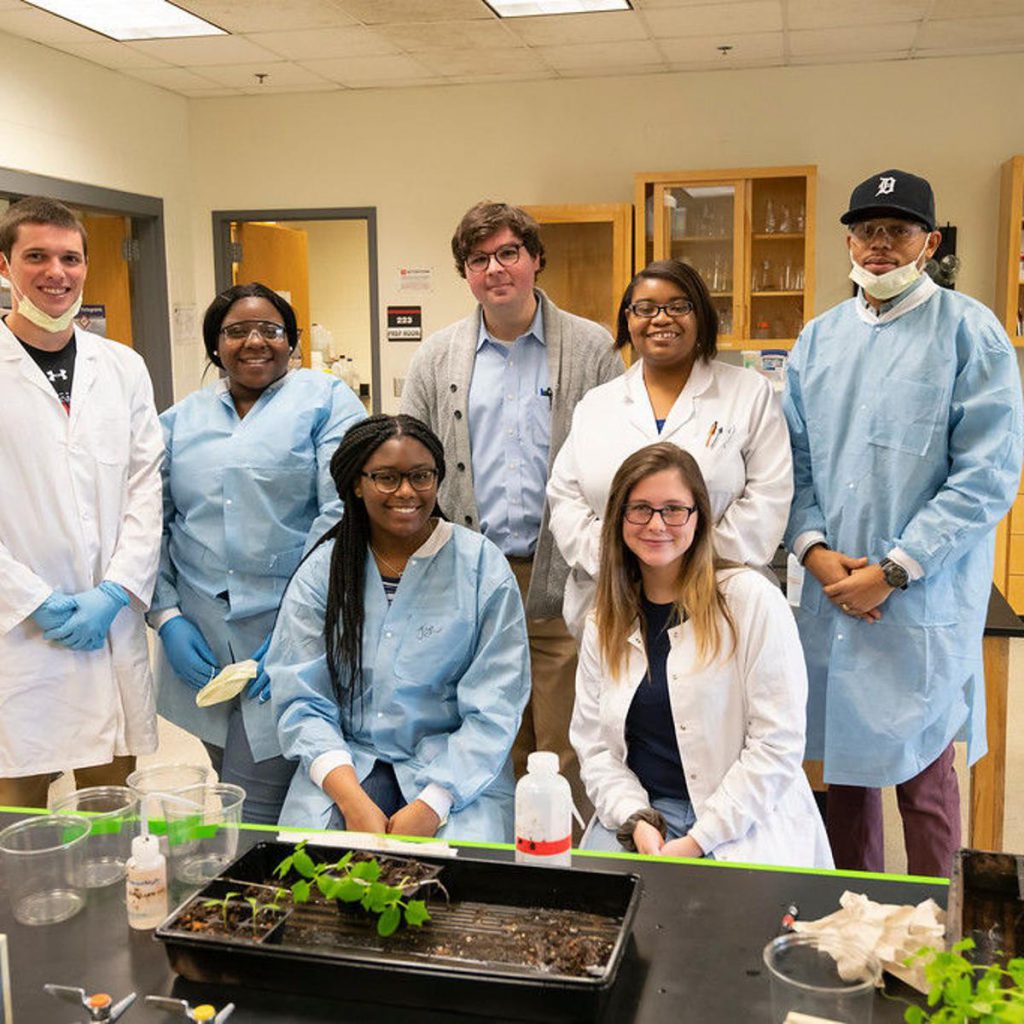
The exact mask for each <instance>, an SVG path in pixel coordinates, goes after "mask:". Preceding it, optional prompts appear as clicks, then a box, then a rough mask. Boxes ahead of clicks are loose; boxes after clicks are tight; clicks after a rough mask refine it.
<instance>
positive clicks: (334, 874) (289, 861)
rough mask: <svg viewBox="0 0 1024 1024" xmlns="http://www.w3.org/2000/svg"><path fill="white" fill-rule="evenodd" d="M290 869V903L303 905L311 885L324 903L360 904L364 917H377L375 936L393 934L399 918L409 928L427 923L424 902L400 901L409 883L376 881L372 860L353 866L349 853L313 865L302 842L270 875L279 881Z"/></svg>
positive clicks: (377, 869)
mask: <svg viewBox="0 0 1024 1024" xmlns="http://www.w3.org/2000/svg"><path fill="white" fill-rule="evenodd" d="M292 869H294V870H295V872H296V873H297V874H298V875H299V876H300V877H299V879H298V881H296V882H294V883H293V884H292V887H291V893H292V900H293V902H295V903H305V902H307V901H308V900H309V897H310V894H311V892H312V890H313V886H314V885H315V886H316V888H317V889H318V890H319V892H320V894H321V895H322V896H323V897H324V899H327V900H340V901H341V902H342V903H359V904H361V905H362V907H363V909H364V910H365V911H367V913H369V914H373V915H375V916H376V917H377V934H378V935H381V936H383V937H387V936H388V935H392V934H394V932H395V931H396V929H397V928H398V926H399V924H401V922H402V918H403V917H404V918H405V923H406V924H407V925H410V926H411V927H413V928H420V927H422V925H423V924H424V923H425V922H426V921H429V920H430V912H429V911H428V910H427V904H426V902H425V901H423V900H407V899H403V897H402V894H403V892H404V890H405V887H406V885H408V883H409V882H410V881H411V879H401V880H400V881H399V883H398V885H386V884H385V883H383V882H381V881H378V879H379V878H380V875H381V866H380V864H379V863H378V862H377V861H376V860H375V859H374V858H373V857H371V858H369V859H368V860H361V861H357V862H356V863H354V864H353V863H352V851H351V850H350V851H349V852H348V853H346V854H345V855H344V856H343V857H341V858H340V859H339V860H337V861H334V862H333V863H331V862H326V861H320V862H319V863H317V862H314V861H313V858H312V857H310V855H309V854H308V853H306V844H305V842H301V843H299V845H298V846H296V847H295V852H294V853H292V854H290V855H289V856H287V857H285V859H284V860H283V861H281V863H280V864H278V865H277V867H276V868H274V874H275V875H276V876H277V877H278V878H282V879H283V878H284V877H285V876H286V875H287V874H288V873H289V872H290V871H291V870H292Z"/></svg>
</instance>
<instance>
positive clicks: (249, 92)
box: [233, 78, 345, 96]
mask: <svg viewBox="0 0 1024 1024" xmlns="http://www.w3.org/2000/svg"><path fill="white" fill-rule="evenodd" d="M344 88H345V87H344V86H343V85H338V83H337V82H328V81H327V80H326V79H323V78H321V79H318V81H317V82H316V83H315V84H307V85H282V84H281V83H280V82H278V84H277V85H269V84H268V85H266V86H253V87H252V88H250V87H248V86H246V88H244V89H236V90H233V91H235V92H241V93H243V94H244V95H246V96H260V95H268V94H270V93H296V92H298V93H302V92H341V91H342V90H343V89H344Z"/></svg>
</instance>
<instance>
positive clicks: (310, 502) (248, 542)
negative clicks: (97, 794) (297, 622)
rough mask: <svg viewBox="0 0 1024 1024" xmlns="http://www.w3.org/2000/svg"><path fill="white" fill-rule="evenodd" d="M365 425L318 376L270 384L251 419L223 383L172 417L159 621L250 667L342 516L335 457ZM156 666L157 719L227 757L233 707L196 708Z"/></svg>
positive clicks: (265, 750)
mask: <svg viewBox="0 0 1024 1024" xmlns="http://www.w3.org/2000/svg"><path fill="white" fill-rule="evenodd" d="M365 417H366V412H365V410H364V409H363V406H362V403H360V401H359V400H358V399H357V398H356V396H355V395H354V394H353V393H352V390H351V389H350V388H348V387H346V386H345V385H344V384H343V383H342V382H341V381H339V380H337V379H336V378H334V377H330V376H328V375H327V374H325V373H316V372H314V371H312V370H295V371H293V372H291V373H288V374H287V375H285V376H284V377H282V378H281V380H280V381H277V382H275V383H274V384H271V385H270V387H268V388H267V389H266V391H264V392H263V394H262V395H260V397H259V399H258V400H257V402H256V403H255V405H253V407H252V408H251V409H250V410H249V412H248V413H247V414H246V416H245V417H244V418H243V419H239V416H238V413H237V412H236V410H235V405H234V402H233V401H232V399H231V395H230V394H229V393H228V390H227V384H226V382H225V381H223V380H221V381H217V382H216V383H214V384H212V385H210V386H209V387H207V388H204V389H203V390H202V391H197V392H194V393H193V394H191V395H189V396H188V397H187V398H185V399H183V400H182V401H181V402H179V403H178V404H177V405H175V406H173V407H172V408H170V409H168V410H167V411H166V412H165V413H164V414H163V415H162V416H161V417H160V422H161V424H162V425H163V428H164V440H165V446H166V457H165V460H164V468H163V477H164V538H163V547H162V550H161V557H160V572H159V576H158V578H157V583H156V590H155V593H154V595H153V602H152V606H151V612H155V611H160V610H162V609H164V608H174V607H179V608H180V609H181V611H182V614H183V615H185V616H186V617H187V618H189V619H191V620H192V621H193V622H195V624H196V625H197V626H198V627H199V629H200V630H201V631H202V633H203V636H205V637H206V640H207V642H208V643H209V644H210V647H211V648H212V649H213V652H214V654H215V655H216V656H217V660H218V662H219V663H220V664H221V665H222V666H223V665H227V664H230V663H231V662H233V661H240V660H243V659H245V658H248V657H249V656H250V655H251V654H252V653H253V651H254V650H256V648H257V647H258V646H259V645H260V643H262V641H263V640H264V639H265V638H266V636H267V634H268V633H269V632H270V630H271V629H272V628H273V625H274V618H275V616H276V614H277V609H278V606H279V605H280V603H281V597H282V595H283V594H284V590H285V587H286V586H287V584H288V580H289V578H290V577H291V574H292V573H293V572H294V571H295V567H296V566H297V565H298V564H299V562H300V560H301V559H302V555H303V554H304V552H305V551H306V550H307V548H308V547H312V545H313V543H315V541H316V540H317V539H318V538H319V537H320V536H322V535H323V533H324V532H325V531H326V530H327V529H329V528H330V527H331V526H332V525H333V524H334V523H335V522H337V520H338V519H339V518H340V517H341V512H342V506H341V501H340V499H339V498H338V492H337V489H336V488H335V486H334V481H333V480H332V479H331V472H330V463H331V456H332V455H333V454H334V450H335V449H336V448H337V447H338V443H339V442H340V441H341V439H342V437H343V436H344V435H345V431H347V430H348V428H349V427H350V426H351V425H352V424H353V423H356V422H358V421H359V420H361V419H364V418H365ZM223 595H226V597H225V596H223ZM156 661H157V665H156V669H157V671H156V678H157V687H158V699H157V710H158V711H159V712H160V714H162V715H163V716H164V717H165V718H168V719H169V720H170V721H172V722H174V723H175V724H177V725H180V726H181V727H182V728H185V729H188V730H189V732H191V733H193V734H194V735H196V736H199V737H200V738H201V739H203V740H205V741H206V742H208V743H213V744H215V745H217V746H223V745H224V741H225V738H226V736H227V721H228V715H229V713H230V709H231V704H230V703H227V704H218V705H214V706H213V707H209V708H197V707H196V705H195V694H196V691H195V690H193V689H192V687H191V686H189V685H188V684H186V683H184V682H182V681H181V680H180V679H179V678H178V677H177V675H176V674H175V672H174V670H173V669H172V668H171V666H170V664H169V663H168V661H167V659H166V657H165V656H164V653H163V647H162V646H161V645H160V644H157V659H156ZM241 700H242V715H243V719H244V722H245V731H246V737H247V738H248V740H249V746H250V747H251V749H252V753H253V757H254V758H255V759H256V760H257V761H262V760H266V759H267V758H268V757H273V756H275V755H277V754H279V753H280V748H279V747H278V745H277V731H276V729H275V727H274V719H273V715H272V713H271V709H270V704H269V703H267V704H262V705H261V704H257V703H256V702H255V701H252V700H248V699H246V698H245V697H243V698H241Z"/></svg>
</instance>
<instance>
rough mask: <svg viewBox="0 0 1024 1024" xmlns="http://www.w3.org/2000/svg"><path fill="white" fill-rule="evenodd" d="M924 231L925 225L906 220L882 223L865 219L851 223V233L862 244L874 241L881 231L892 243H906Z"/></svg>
mask: <svg viewBox="0 0 1024 1024" xmlns="http://www.w3.org/2000/svg"><path fill="white" fill-rule="evenodd" d="M923 231H924V227H923V225H921V224H913V223H907V222H905V221H897V222H896V223H895V224H882V223H880V222H878V221H873V220H865V221H858V222H857V223H856V224H851V225H850V234H851V235H853V237H854V238H856V239H857V241H858V242H860V243H861V244H862V245H867V244H868V243H869V242H873V241H874V240H875V238H876V237H877V236H878V234H879V233H881V235H882V237H883V238H884V239H885V240H886V241H887V242H888V243H889V244H890V245H905V244H906V243H907V242H909V241H910V240H911V239H912V238H917V237H918V236H919V235H921V234H922V232H923Z"/></svg>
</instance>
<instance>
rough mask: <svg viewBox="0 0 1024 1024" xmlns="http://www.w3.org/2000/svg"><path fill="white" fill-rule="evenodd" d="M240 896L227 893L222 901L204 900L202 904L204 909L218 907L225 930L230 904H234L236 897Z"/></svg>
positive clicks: (235, 893) (234, 893)
mask: <svg viewBox="0 0 1024 1024" xmlns="http://www.w3.org/2000/svg"><path fill="white" fill-rule="evenodd" d="M241 895H242V894H241V893H240V892H229V893H227V895H225V897H224V898H223V899H222V900H214V899H210V900H205V901H204V902H203V906H204V907H220V909H221V916H222V917H223V918H224V927H225V928H227V926H228V910H229V909H230V907H231V904H232V903H233V902H234V900H235V898H236V897H237V896H241Z"/></svg>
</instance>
